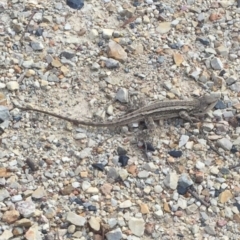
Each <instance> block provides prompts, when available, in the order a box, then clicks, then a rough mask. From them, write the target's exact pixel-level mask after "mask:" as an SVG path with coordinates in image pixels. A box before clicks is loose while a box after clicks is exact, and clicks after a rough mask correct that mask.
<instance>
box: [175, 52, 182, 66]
mask: <svg viewBox="0 0 240 240" xmlns="http://www.w3.org/2000/svg"><path fill="white" fill-rule="evenodd" d="M173 60H174V62H175V64H176V65H177V66H178V67H179V66H181V64H182V62H183V61H184V58H183V56H182V55H181V54H180V53H174V54H173Z"/></svg>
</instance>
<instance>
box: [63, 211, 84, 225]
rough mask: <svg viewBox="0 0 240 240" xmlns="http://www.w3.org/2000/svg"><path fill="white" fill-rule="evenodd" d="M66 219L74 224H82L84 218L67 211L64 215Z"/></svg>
mask: <svg viewBox="0 0 240 240" xmlns="http://www.w3.org/2000/svg"><path fill="white" fill-rule="evenodd" d="M66 220H67V221H68V222H70V223H72V224H73V225H75V226H80V227H81V226H84V224H85V222H86V219H85V218H84V217H82V216H80V215H77V214H76V213H74V212H68V213H67V216H66Z"/></svg>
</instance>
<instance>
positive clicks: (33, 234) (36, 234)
mask: <svg viewBox="0 0 240 240" xmlns="http://www.w3.org/2000/svg"><path fill="white" fill-rule="evenodd" d="M25 238H26V240H42V236H41V233H40V231H39V229H38V225H34V226H32V227H30V228H29V229H28V231H27V232H26V234H25Z"/></svg>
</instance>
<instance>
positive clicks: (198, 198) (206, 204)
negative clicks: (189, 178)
mask: <svg viewBox="0 0 240 240" xmlns="http://www.w3.org/2000/svg"><path fill="white" fill-rule="evenodd" d="M187 191H188V192H189V193H190V194H191V195H192V196H193V197H195V198H196V199H197V200H198V201H199V202H201V203H202V204H203V205H204V206H206V207H209V206H210V203H207V202H206V201H204V200H203V199H201V198H200V197H199V196H198V194H197V193H196V192H195V191H193V190H192V189H191V186H190V187H188V190H187Z"/></svg>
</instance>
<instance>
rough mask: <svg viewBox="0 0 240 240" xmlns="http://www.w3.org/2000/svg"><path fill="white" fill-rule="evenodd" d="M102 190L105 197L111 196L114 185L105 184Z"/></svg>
mask: <svg viewBox="0 0 240 240" xmlns="http://www.w3.org/2000/svg"><path fill="white" fill-rule="evenodd" d="M100 189H101V192H102V193H103V194H104V195H106V196H108V195H110V194H111V191H112V185H111V184H109V183H105V184H103V185H102V186H101V188H100Z"/></svg>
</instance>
